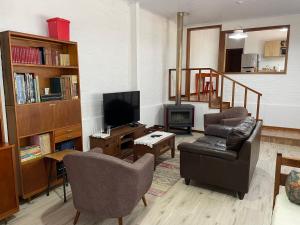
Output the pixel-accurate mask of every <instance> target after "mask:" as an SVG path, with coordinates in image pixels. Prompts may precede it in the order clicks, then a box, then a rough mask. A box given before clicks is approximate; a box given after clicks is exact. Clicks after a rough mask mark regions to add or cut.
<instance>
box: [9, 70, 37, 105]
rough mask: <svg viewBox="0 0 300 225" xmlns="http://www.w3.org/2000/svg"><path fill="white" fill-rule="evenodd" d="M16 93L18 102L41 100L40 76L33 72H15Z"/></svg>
mask: <svg viewBox="0 0 300 225" xmlns="http://www.w3.org/2000/svg"><path fill="white" fill-rule="evenodd" d="M14 77H15V93H16V101H17V103H18V104H25V103H34V102H40V87H39V77H38V76H36V75H34V74H33V73H15V74H14Z"/></svg>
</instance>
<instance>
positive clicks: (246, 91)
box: [244, 88, 248, 108]
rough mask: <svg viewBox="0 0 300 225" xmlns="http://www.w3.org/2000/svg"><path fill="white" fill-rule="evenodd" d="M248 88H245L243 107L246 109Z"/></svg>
mask: <svg viewBox="0 0 300 225" xmlns="http://www.w3.org/2000/svg"><path fill="white" fill-rule="evenodd" d="M247 97H248V88H245V97H244V107H245V108H247Z"/></svg>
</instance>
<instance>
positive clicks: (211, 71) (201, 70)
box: [169, 67, 262, 120]
mask: <svg viewBox="0 0 300 225" xmlns="http://www.w3.org/2000/svg"><path fill="white" fill-rule="evenodd" d="M182 70H183V71H189V74H190V72H191V71H196V72H197V73H196V74H207V75H209V79H210V85H212V79H213V76H214V77H216V79H217V80H216V81H217V83H216V85H217V87H216V90H217V91H216V95H217V98H219V99H220V111H221V112H222V111H223V100H224V79H227V80H229V81H231V82H233V84H232V99H231V101H232V103H231V107H234V105H235V90H236V85H239V86H241V87H243V88H244V89H245V94H244V107H245V108H247V102H248V92H249V91H250V92H253V93H254V94H256V95H257V108H256V119H257V120H258V119H259V112H260V99H261V96H262V93H260V92H258V91H256V90H254V89H252V88H250V87H248V86H246V85H245V84H242V83H240V82H239V81H236V80H234V79H233V78H231V77H229V76H227V75H225V74H224V73H221V72H218V71H216V70H214V69H212V68H200V67H195V68H182ZM172 71H176V69H169V98H170V97H171V76H172ZM200 76H201V75H200ZM219 77H221V93H220V97H219V96H218V94H219V86H218V84H219ZM186 82H187V83H188V84H189V85H191V81H190V79H189V80H187V81H186ZM197 82H198V81H197ZM200 84H201V79H200ZM198 85H199V84H198ZM189 87H190V86H189ZM197 91H198V90H196V92H197ZM189 92H190V91H189ZM213 93H214V87H213V85H212V87H211V86H210V88H209V101H208V103H209V107H212V99H213V98H212V94H213ZM190 94H191V93H188V101H190Z"/></svg>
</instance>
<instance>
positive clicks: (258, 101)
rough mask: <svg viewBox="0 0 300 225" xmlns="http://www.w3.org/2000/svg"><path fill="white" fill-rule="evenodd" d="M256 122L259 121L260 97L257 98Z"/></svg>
mask: <svg viewBox="0 0 300 225" xmlns="http://www.w3.org/2000/svg"><path fill="white" fill-rule="evenodd" d="M256 107H257V108H256V120H259V108H260V95H258V96H257V106H256Z"/></svg>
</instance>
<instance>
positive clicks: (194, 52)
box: [183, 28, 220, 69]
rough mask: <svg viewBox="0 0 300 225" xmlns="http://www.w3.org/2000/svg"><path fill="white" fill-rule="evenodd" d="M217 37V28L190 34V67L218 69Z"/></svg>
mask: <svg viewBox="0 0 300 225" xmlns="http://www.w3.org/2000/svg"><path fill="white" fill-rule="evenodd" d="M219 37H220V29H219V28H215V29H205V30H195V31H192V32H191V41H190V46H191V48H190V67H202V68H205V67H206V68H207V67H208V68H213V69H218V55H219ZM183 46H185V45H183Z"/></svg>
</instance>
